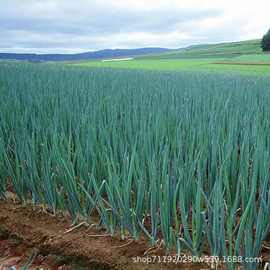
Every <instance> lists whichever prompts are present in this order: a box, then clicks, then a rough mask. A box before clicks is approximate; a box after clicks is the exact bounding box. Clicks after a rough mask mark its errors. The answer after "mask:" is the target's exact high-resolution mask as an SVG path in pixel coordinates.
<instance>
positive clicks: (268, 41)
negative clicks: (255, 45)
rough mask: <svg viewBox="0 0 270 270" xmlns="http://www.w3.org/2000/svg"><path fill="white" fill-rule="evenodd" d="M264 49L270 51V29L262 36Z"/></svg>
mask: <svg viewBox="0 0 270 270" xmlns="http://www.w3.org/2000/svg"><path fill="white" fill-rule="evenodd" d="M262 49H263V51H270V30H269V31H268V32H267V33H266V34H265V35H264V36H263V38H262Z"/></svg>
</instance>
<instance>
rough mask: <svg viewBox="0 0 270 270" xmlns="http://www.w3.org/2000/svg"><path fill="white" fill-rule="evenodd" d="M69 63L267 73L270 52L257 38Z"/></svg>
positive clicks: (136, 67) (90, 66)
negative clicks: (131, 57)
mask: <svg viewBox="0 0 270 270" xmlns="http://www.w3.org/2000/svg"><path fill="white" fill-rule="evenodd" d="M72 65H77V66H83V67H89V68H118V69H140V70H146V69H147V70H159V71H207V72H221V73H242V74H250V75H267V76H269V75H270V54H269V53H263V52H262V50H261V47H260V40H249V41H241V42H231V43H221V44H211V45H195V46H190V47H188V48H185V49H182V50H179V51H174V52H170V53H162V54H157V55H151V56H149V55H148V56H144V57H136V58H135V59H133V60H130V61H117V62H114V61H108V62H102V61H87V62H79V63H72Z"/></svg>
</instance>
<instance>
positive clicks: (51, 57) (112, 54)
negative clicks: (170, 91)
mask: <svg viewBox="0 0 270 270" xmlns="http://www.w3.org/2000/svg"><path fill="white" fill-rule="evenodd" d="M169 51H173V50H170V49H166V48H139V49H113V50H110V49H108V50H101V51H94V52H85V53H78V54H17V53H0V60H1V59H2V60H21V61H23V60H25V61H31V62H43V61H82V60H91V59H94V60H97V59H106V58H119V57H135V56H142V55H151V54H160V53H165V52H169Z"/></svg>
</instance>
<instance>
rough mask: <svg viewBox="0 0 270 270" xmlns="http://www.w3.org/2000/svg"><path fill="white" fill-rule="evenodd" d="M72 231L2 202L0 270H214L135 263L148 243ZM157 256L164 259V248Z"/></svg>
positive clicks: (64, 222) (62, 220)
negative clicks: (25, 269)
mask: <svg viewBox="0 0 270 270" xmlns="http://www.w3.org/2000/svg"><path fill="white" fill-rule="evenodd" d="M70 228H71V223H70V220H69V219H68V218H66V217H64V216H63V215H59V216H57V217H55V216H51V215H49V214H46V213H45V212H44V211H42V210H41V209H35V211H34V210H33V209H32V207H31V206H29V205H28V206H22V205H21V204H19V203H14V202H12V201H11V200H6V201H1V200H0V270H6V269H10V267H12V266H13V267H15V268H11V269H16V270H18V269H23V265H26V264H27V262H28V263H29V265H31V266H30V267H29V268H27V269H29V270H30V269H31V270H34V269H43V270H45V269H46V270H54V269H58V270H68V269H92V270H109V269H114V270H122V269H123V270H124V269H130V270H152V269H153V270H154V269H163V270H166V269H168V270H174V269H210V267H207V266H202V265H194V264H193V265H191V264H185V265H179V264H178V265H175V264H172V263H171V264H146V263H134V262H133V258H134V257H137V256H138V257H143V256H144V253H145V251H146V250H148V249H149V245H148V244H147V241H145V240H144V239H141V240H139V241H132V240H131V239H126V240H121V239H120V237H119V236H114V237H113V238H112V237H111V236H108V235H106V231H104V230H102V229H100V228H99V229H98V228H95V227H86V226H80V227H78V228H76V229H74V230H72V231H70V232H68V233H67V230H68V229H70ZM153 254H155V255H160V256H162V255H164V254H163V251H162V250H161V249H159V250H154V253H151V255H153ZM31 258H32V260H31ZM219 269H220V268H219Z"/></svg>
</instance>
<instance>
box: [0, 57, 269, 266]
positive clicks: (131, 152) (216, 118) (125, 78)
mask: <svg viewBox="0 0 270 270" xmlns="http://www.w3.org/2000/svg"><path fill="white" fill-rule="evenodd" d="M242 58H245V57H242ZM207 59H208V58H207ZM207 59H197V60H190V59H189V60H182V62H181V61H180V62H179V61H178V60H176V59H174V60H169V59H167V60H166V59H165V60H162V59H159V60H155V59H152V60H151V59H145V60H144V59H135V60H134V61H130V62H128V61H127V62H119V63H102V62H97V61H96V62H88V63H81V64H74V65H70V64H65V65H64V64H63V65H62V64H40V65H38V64H36V65H35V64H27V63H16V62H2V63H0V97H1V98H0V111H1V114H0V180H1V181H0V197H2V198H5V196H6V191H7V190H9V188H10V187H12V189H13V191H14V193H16V195H17V198H18V200H19V201H20V202H21V203H23V204H25V203H29V201H31V203H32V204H33V205H46V207H48V208H49V209H50V211H51V212H52V213H53V214H55V213H56V212H58V211H67V212H68V213H69V215H70V217H71V220H72V221H73V222H74V224H77V223H78V222H80V221H81V220H85V221H86V222H88V223H91V220H92V219H93V218H98V220H99V222H100V225H101V226H102V227H104V228H105V229H106V231H107V232H108V233H109V234H111V235H115V234H118V233H120V235H121V237H122V238H123V239H124V238H125V237H127V236H131V237H132V238H133V239H135V240H136V239H137V240H138V239H140V238H141V237H143V238H146V239H147V241H148V243H149V246H150V247H151V246H155V245H161V246H162V248H163V249H164V250H165V252H166V253H167V254H171V253H176V254H182V253H190V254H192V255H194V256H201V255H202V254H208V255H212V256H219V257H222V256H231V257H233V256H237V257H239V258H241V261H237V262H234V261H227V262H225V266H226V268H227V269H235V268H236V266H237V265H239V264H241V265H243V267H244V268H245V269H248V270H251V269H256V268H257V267H259V264H258V262H257V261H254V262H250V261H248V260H246V258H256V257H260V256H261V254H262V248H263V244H264V243H265V241H266V240H267V237H269V229H270V192H269V191H270V170H269V165H270V152H269V148H270V78H269V74H270V73H269V72H270V70H269V66H267V65H266V66H258V67H256V68H254V67H248V68H247V69H245V70H244V71H242V70H241V72H233V71H232V70H231V69H230V70H229V67H228V66H227V65H224V66H223V67H222V68H219V67H217V68H216V70H217V71H220V72H215V71H214V68H213V67H212V68H209V69H206V70H198V69H199V68H198V69H197V68H196V67H198V64H202V65H205V63H208V60H207ZM155 61H159V63H160V64H158V63H157V62H155ZM211 61H218V60H215V59H214V60H213V59H212V60H211ZM239 61H240V60H239ZM243 61H244V60H243ZM146 62H148V63H150V64H149V65H147V64H146ZM91 63H95V64H91ZM97 63H98V64H97ZM108 65H109V66H108ZM112 65H119V66H118V68H112V67H113V66H112ZM125 65H130V66H132V67H135V68H134V69H130V68H125ZM151 65H152V66H154V67H157V68H149V67H151ZM187 65H189V66H188V68H187ZM207 65H209V66H210V65H211V66H212V65H213V66H219V64H216V65H215V64H207ZM89 66H91V68H89ZM97 66H98V67H99V68H96V67H97ZM142 66H143V67H144V68H141V67H142ZM164 66H165V67H167V68H163V67H164ZM194 66H195V68H194ZM119 67H120V68H119ZM181 67H183V68H181ZM234 68H235V69H237V68H238V69H239V68H241V67H239V66H235V67H234ZM252 68H253V69H252ZM219 69H220V70H219ZM248 69H252V72H249V70H248ZM254 69H256V70H255V71H256V72H254ZM154 70H155V71H154ZM247 70H248V71H247Z"/></svg>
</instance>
